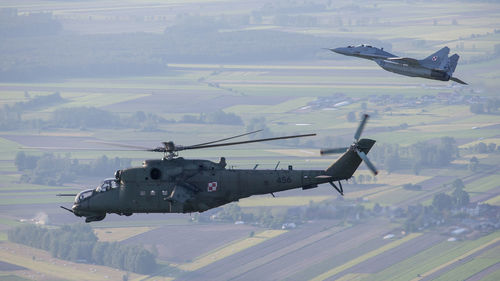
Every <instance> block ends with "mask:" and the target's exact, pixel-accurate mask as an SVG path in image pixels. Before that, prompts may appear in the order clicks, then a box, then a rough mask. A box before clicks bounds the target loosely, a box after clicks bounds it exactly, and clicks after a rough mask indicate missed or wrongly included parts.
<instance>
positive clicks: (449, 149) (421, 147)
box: [370, 137, 459, 175]
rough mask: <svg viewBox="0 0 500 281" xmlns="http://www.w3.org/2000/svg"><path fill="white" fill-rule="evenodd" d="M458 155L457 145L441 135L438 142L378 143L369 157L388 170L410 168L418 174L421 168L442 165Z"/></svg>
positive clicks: (451, 139)
mask: <svg viewBox="0 0 500 281" xmlns="http://www.w3.org/2000/svg"><path fill="white" fill-rule="evenodd" d="M458 156H459V149H458V145H457V143H456V141H455V139H454V138H452V137H442V138H440V139H439V142H438V143H433V142H430V141H427V142H418V143H415V144H412V145H410V146H399V145H398V144H379V145H377V146H375V147H374V148H373V149H372V151H370V157H371V158H372V159H373V160H374V161H376V162H377V163H380V164H382V165H383V167H384V168H385V169H386V170H387V171H388V172H389V173H391V172H394V171H396V170H400V169H412V170H413V172H414V173H415V174H416V175H418V174H419V173H420V171H421V170H422V169H423V168H429V167H442V166H446V165H449V164H450V162H451V161H452V160H453V159H455V158H456V157H458Z"/></svg>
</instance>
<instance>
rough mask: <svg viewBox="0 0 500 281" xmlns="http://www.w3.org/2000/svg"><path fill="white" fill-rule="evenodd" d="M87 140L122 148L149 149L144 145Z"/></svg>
mask: <svg viewBox="0 0 500 281" xmlns="http://www.w3.org/2000/svg"><path fill="white" fill-rule="evenodd" d="M87 142H91V143H98V144H104V145H110V146H118V147H123V148H132V149H138V150H149V149H151V148H150V147H145V146H139V145H130V144H123V143H117V142H109V141H87Z"/></svg>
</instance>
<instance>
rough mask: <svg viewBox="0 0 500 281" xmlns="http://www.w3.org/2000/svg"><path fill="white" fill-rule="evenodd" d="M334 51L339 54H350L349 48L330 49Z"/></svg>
mask: <svg viewBox="0 0 500 281" xmlns="http://www.w3.org/2000/svg"><path fill="white" fill-rule="evenodd" d="M330 50H331V51H332V52H335V53H337V54H341V55H346V54H349V52H348V51H347V48H335V49H330Z"/></svg>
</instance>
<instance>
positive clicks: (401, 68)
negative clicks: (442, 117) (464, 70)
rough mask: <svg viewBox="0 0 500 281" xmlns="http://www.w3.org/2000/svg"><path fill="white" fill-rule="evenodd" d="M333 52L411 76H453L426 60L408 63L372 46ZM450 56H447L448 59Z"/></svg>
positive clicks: (341, 49) (344, 48) (444, 79)
mask: <svg viewBox="0 0 500 281" xmlns="http://www.w3.org/2000/svg"><path fill="white" fill-rule="evenodd" d="M330 50H331V51H332V52H335V53H338V54H342V55H346V56H353V57H358V58H363V59H369V60H372V61H374V62H376V63H377V64H378V65H379V66H380V67H381V68H383V69H384V70H387V71H390V72H393V73H397V74H401V75H405V76H410V77H421V78H427V79H433V80H440V81H448V80H450V78H451V74H450V73H449V72H448V71H446V70H444V69H436V68H433V67H432V66H431V65H428V64H426V62H425V61H424V60H414V59H412V60H411V62H412V63H408V62H407V61H405V59H398V56H396V55H393V54H391V53H389V52H386V51H384V50H383V48H382V49H379V48H376V47H372V46H370V45H365V44H363V45H359V46H348V47H342V48H336V49H330ZM447 58H448V56H447V55H446V59H447Z"/></svg>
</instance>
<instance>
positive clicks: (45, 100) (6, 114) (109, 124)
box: [0, 92, 243, 131]
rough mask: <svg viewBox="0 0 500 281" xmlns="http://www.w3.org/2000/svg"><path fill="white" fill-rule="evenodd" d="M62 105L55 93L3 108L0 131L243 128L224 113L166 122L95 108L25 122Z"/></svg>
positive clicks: (63, 111)
mask: <svg viewBox="0 0 500 281" xmlns="http://www.w3.org/2000/svg"><path fill="white" fill-rule="evenodd" d="M25 96H27V97H29V94H28V93H25ZM63 102H66V100H65V99H63V98H62V97H61V95H60V94H59V93H58V92H56V93H53V94H51V95H47V96H35V97H33V98H30V99H29V100H28V101H26V102H17V103H15V104H13V105H4V106H3V107H2V108H0V130H3V131H8V130H18V129H51V128H71V129H74V128H79V129H82V130H86V129H99V128H101V129H102V128H134V129H138V130H142V131H158V130H159V127H160V126H161V125H162V124H168V123H199V124H222V125H243V120H242V119H241V117H240V116H238V115H236V114H234V113H226V112H224V111H222V110H219V111H215V112H210V113H202V114H200V115H198V116H196V115H184V116H183V117H182V118H181V119H180V120H175V119H165V118H163V117H161V116H159V115H157V114H154V113H151V112H147V113H146V112H144V111H136V112H134V113H132V114H130V115H128V116H121V115H118V114H116V113H113V112H110V111H107V110H103V109H100V108H96V107H63V108H59V109H56V110H54V112H53V113H52V114H51V116H50V118H49V119H48V120H41V119H30V120H26V119H24V118H23V115H24V114H25V113H26V112H29V111H32V110H36V109H40V108H47V107H49V106H53V105H57V104H60V103H63Z"/></svg>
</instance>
